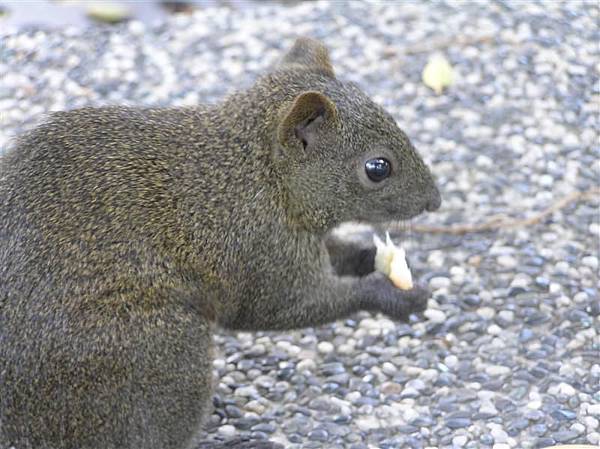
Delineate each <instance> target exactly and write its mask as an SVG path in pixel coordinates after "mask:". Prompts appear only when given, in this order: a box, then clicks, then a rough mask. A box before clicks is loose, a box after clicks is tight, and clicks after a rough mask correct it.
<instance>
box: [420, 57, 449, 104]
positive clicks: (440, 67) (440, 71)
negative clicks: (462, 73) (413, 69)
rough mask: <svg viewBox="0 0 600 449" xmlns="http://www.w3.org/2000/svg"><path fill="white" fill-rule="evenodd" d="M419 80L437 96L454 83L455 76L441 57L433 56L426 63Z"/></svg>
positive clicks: (446, 61)
mask: <svg viewBox="0 0 600 449" xmlns="http://www.w3.org/2000/svg"><path fill="white" fill-rule="evenodd" d="M421 78H422V79H423V83H424V84H425V85H426V86H427V87H430V88H431V89H433V90H434V91H435V93H436V94H438V95H439V94H441V93H442V91H443V90H444V88H446V87H448V86H451V85H452V83H454V79H455V78H456V75H455V73H454V69H453V68H452V66H451V65H450V63H449V62H448V60H447V59H446V58H445V57H444V56H443V55H440V54H434V55H433V56H431V57H430V58H429V61H427V65H425V68H424V69H423V73H422V74H421Z"/></svg>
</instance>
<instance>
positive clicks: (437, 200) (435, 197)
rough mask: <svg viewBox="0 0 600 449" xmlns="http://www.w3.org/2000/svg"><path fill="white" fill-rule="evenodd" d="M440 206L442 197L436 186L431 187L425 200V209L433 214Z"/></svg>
mask: <svg viewBox="0 0 600 449" xmlns="http://www.w3.org/2000/svg"><path fill="white" fill-rule="evenodd" d="M441 205H442V196H441V195H440V191H439V190H438V188H437V187H436V186H433V189H432V191H431V193H430V195H429V198H428V200H427V204H426V205H425V209H426V210H427V211H429V212H433V211H435V210H438V209H439V208H440V206H441Z"/></svg>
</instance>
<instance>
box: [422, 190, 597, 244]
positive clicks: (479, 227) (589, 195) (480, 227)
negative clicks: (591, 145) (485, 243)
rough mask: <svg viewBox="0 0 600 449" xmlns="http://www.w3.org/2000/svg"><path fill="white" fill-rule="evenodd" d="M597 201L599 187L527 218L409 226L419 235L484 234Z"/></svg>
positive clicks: (529, 222) (573, 195)
mask: <svg viewBox="0 0 600 449" xmlns="http://www.w3.org/2000/svg"><path fill="white" fill-rule="evenodd" d="M593 198H595V199H598V198H600V187H594V188H592V189H589V190H585V191H577V192H573V193H571V194H569V195H567V196H565V197H563V198H561V199H560V200H558V201H557V202H556V203H554V204H552V205H551V206H550V207H548V208H547V209H544V210H543V211H541V212H540V213H537V214H534V215H532V216H530V217H528V218H515V217H510V216H508V215H503V214H501V215H494V216H492V217H490V218H489V219H488V220H487V221H484V222H483V223H475V224H470V223H464V224H455V225H449V226H433V225H426V224H414V225H412V226H411V230H412V231H415V232H420V233H428V234H452V235H462V234H469V233H474V232H485V231H496V230H498V229H513V228H520V227H524V226H532V225H534V224H537V223H539V222H541V221H542V220H543V219H544V218H546V217H548V216H550V215H552V214H554V213H555V212H557V211H559V210H560V209H564V208H565V207H567V206H568V205H569V204H571V203H575V202H578V201H584V200H587V199H593Z"/></svg>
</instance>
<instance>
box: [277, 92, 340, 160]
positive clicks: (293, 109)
mask: <svg viewBox="0 0 600 449" xmlns="http://www.w3.org/2000/svg"><path fill="white" fill-rule="evenodd" d="M335 120H337V109H336V107H335V104H334V103H333V101H331V100H330V99H329V97H327V96H326V95H324V94H322V93H320V92H303V93H301V94H300V95H298V96H297V97H296V98H295V99H294V102H293V103H292V105H291V106H290V108H289V109H288V110H287V111H286V112H285V114H284V116H283V119H282V120H281V122H280V123H279V126H278V128H277V140H278V141H279V143H280V144H281V145H286V144H287V143H288V142H289V141H290V139H294V138H295V139H298V140H299V141H300V142H301V143H302V145H303V146H304V148H306V146H307V145H310V144H311V143H313V142H314V140H315V137H316V131H317V129H318V128H319V126H322V125H323V124H325V123H330V122H333V121H335Z"/></svg>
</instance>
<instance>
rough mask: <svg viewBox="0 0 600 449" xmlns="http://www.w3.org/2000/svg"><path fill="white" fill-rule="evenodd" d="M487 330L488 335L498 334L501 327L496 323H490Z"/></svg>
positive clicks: (500, 331)
mask: <svg viewBox="0 0 600 449" xmlns="http://www.w3.org/2000/svg"><path fill="white" fill-rule="evenodd" d="M487 331H488V334H490V335H500V334H501V333H502V328H501V327H500V326H498V325H497V324H492V325H490V326H489V327H488V330H487Z"/></svg>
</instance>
